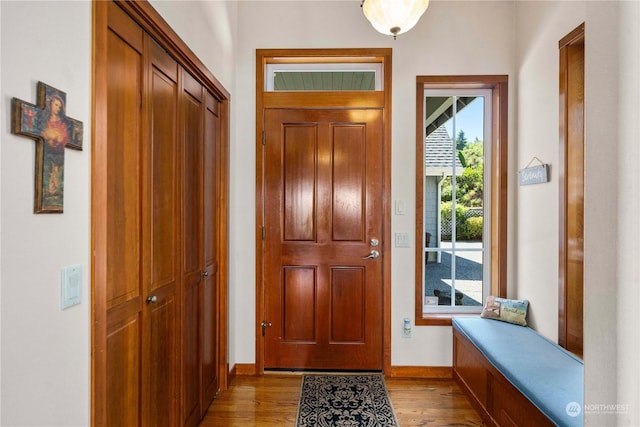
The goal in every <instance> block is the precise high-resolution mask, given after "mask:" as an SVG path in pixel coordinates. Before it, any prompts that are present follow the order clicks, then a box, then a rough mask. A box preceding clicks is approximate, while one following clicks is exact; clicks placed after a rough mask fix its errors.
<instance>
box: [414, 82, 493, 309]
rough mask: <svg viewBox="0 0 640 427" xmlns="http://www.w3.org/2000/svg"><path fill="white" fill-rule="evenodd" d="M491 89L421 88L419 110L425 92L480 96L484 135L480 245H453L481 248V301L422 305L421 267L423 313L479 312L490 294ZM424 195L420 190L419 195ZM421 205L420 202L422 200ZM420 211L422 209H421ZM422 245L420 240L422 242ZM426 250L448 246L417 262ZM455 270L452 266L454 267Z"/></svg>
mask: <svg viewBox="0 0 640 427" xmlns="http://www.w3.org/2000/svg"><path fill="white" fill-rule="evenodd" d="M492 95H493V90H492V89H429V88H425V89H424V92H423V96H422V102H423V111H426V105H425V104H426V97H427V96H446V97H448V96H456V97H469V96H476V97H479V96H482V97H484V136H483V150H484V162H485V163H484V183H483V185H484V188H483V195H484V197H483V199H484V201H483V205H484V207H483V208H484V213H483V230H482V234H483V246H482V249H480V250H477V249H465V248H455V251H456V252H464V251H474V252H475V251H482V253H483V255H482V301H480V304H481V305H480V306H457V305H455V297H454V295H451V304H452V305H438V306H432V305H425V304H424V296H425V286H426V284H425V270H424V269H423V274H422V293H421V295H422V297H423V304H422V313H423V314H441V313H452V312H454V313H461V314H463V313H480V312H481V311H482V304H483V303H484V301H485V300H486V298H487V296H489V294H490V288H491V209H490V206H491V170H492V169H491V167H492V164H491V158H492V153H491V141H492V136H493V135H492V102H493V101H492V100H493V96H492ZM453 105H454V110H455V102H454V104H453ZM456 131H457V129H456V126H455V119H454V125H453V136H452V138H453V139H454V140H455V138H456ZM422 132H423V134H422V141H424V140H425V138H426V135H425V126H422ZM422 165H423V170H422V179H424V176H425V170H424V160H423V161H422ZM422 197H423V198H424V194H423V196H422ZM423 206H424V203H423ZM422 215H424V211H423V212H422ZM439 216H440V211H439V210H438V217H439ZM424 234H425V229H424V223H423V228H422V235H423V236H424ZM422 247H423V248H425V245H424V242H423V245H422ZM428 252H435V253H438V254H440V253H442V252H451V249H450V248H432V249H426V248H425V249H424V250H423V251H422V259H421V260H419V262H422V265H425V264H424V260H425V257H426V256H427V255H426V254H427V253H428ZM453 271H455V267H454V270H453Z"/></svg>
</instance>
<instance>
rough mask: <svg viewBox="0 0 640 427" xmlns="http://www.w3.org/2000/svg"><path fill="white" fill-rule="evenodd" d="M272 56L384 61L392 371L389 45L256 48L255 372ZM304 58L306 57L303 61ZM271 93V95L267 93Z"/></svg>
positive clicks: (386, 358)
mask: <svg viewBox="0 0 640 427" xmlns="http://www.w3.org/2000/svg"><path fill="white" fill-rule="evenodd" d="M273 58H278V61H283V60H284V59H283V58H297V59H300V58H305V59H306V58H308V59H309V62H315V60H314V59H313V58H332V60H333V59H335V62H355V61H357V60H358V58H368V59H369V60H373V62H381V63H382V64H383V73H384V89H383V91H382V93H383V97H384V111H383V119H382V120H383V126H384V132H383V135H384V141H383V190H382V191H383V195H382V199H383V200H382V209H383V214H382V215H383V225H382V227H383V233H382V234H383V235H382V247H381V250H382V255H383V257H382V259H383V261H382V262H383V263H382V270H383V271H382V281H383V331H382V333H383V337H382V363H383V368H382V369H383V373H384V374H385V375H388V374H390V373H391V246H392V244H391V94H392V87H391V69H392V63H391V59H392V50H391V49H390V48H364V49H258V50H256V229H255V236H256V242H255V245H256V246H255V247H256V333H255V336H256V356H255V358H256V364H255V370H256V373H257V374H259V375H261V374H264V337H263V336H262V331H261V327H260V322H262V320H264V319H263V317H264V310H265V307H264V304H265V297H264V292H265V284H264V247H263V240H262V233H263V231H262V230H263V226H264V206H265V203H264V168H263V159H264V149H263V145H262V133H263V131H264V129H263V127H264V116H263V111H264V107H265V91H264V87H265V81H264V75H265V66H266V64H267V63H268V62H270V61H272V60H273ZM303 62H305V61H303ZM270 95H273V94H272V93H270Z"/></svg>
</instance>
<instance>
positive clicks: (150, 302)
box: [147, 295, 158, 304]
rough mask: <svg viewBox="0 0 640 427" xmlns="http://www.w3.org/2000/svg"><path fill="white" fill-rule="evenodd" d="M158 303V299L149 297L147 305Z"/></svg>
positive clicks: (152, 296)
mask: <svg viewBox="0 0 640 427" xmlns="http://www.w3.org/2000/svg"><path fill="white" fill-rule="evenodd" d="M157 301H158V297H157V296H155V295H151V296H150V297H147V304H155V303H156V302H157Z"/></svg>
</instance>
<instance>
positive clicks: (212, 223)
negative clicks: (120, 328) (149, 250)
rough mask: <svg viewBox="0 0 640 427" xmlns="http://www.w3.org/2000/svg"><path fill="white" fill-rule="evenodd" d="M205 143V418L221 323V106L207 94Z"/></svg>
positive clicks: (212, 387)
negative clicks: (218, 260) (218, 184)
mask: <svg viewBox="0 0 640 427" xmlns="http://www.w3.org/2000/svg"><path fill="white" fill-rule="evenodd" d="M205 99H206V109H205V116H204V140H203V142H204V143H203V171H202V173H203V192H204V197H203V208H204V209H203V230H204V234H203V245H204V247H203V256H204V272H205V274H204V280H203V284H202V363H201V364H202V390H201V403H200V408H201V412H202V413H203V414H202V415H204V412H206V410H207V407H208V406H209V404H210V403H211V401H212V400H213V398H214V397H215V395H216V393H217V391H218V388H219V381H218V374H217V369H218V351H219V345H218V342H219V340H220V339H219V337H218V336H217V330H218V319H217V317H216V313H217V309H216V307H217V306H218V286H219V285H218V283H219V276H218V266H217V265H216V258H217V247H216V242H217V238H218V236H217V235H216V232H215V230H216V222H217V217H216V212H217V203H216V201H217V199H218V198H217V194H216V191H217V188H216V182H217V180H218V171H217V168H216V164H217V162H218V153H217V151H216V150H217V149H218V147H219V146H220V117H219V102H218V101H217V100H216V99H215V98H214V97H213V95H211V94H210V93H207V94H206V98H205Z"/></svg>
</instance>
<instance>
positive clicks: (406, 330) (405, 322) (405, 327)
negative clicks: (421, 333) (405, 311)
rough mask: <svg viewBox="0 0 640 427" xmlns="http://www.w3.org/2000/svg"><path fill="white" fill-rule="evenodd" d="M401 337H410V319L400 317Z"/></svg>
mask: <svg viewBox="0 0 640 427" xmlns="http://www.w3.org/2000/svg"><path fill="white" fill-rule="evenodd" d="M402 338H411V319H409V318H408V317H405V318H404V319H402Z"/></svg>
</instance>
